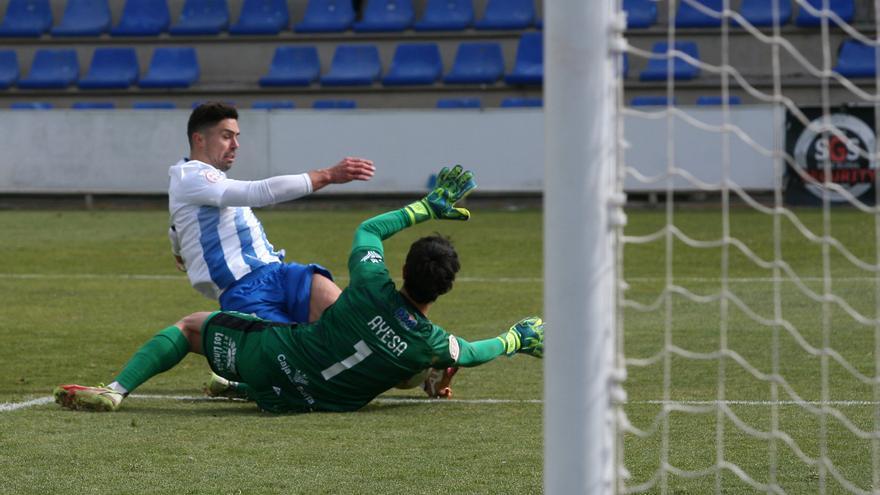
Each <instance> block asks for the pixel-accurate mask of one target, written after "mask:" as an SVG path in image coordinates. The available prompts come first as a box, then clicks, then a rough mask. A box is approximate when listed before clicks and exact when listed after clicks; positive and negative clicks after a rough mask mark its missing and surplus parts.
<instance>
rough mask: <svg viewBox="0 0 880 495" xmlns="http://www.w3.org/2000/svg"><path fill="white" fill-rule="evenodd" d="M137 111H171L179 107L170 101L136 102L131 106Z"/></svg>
mask: <svg viewBox="0 0 880 495" xmlns="http://www.w3.org/2000/svg"><path fill="white" fill-rule="evenodd" d="M131 108H134V109H135V110H171V109H173V108H177V105H175V104H174V103H172V102H170V101H136V102H134V104H132V105H131Z"/></svg>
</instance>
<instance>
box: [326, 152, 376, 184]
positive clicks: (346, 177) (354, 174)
mask: <svg viewBox="0 0 880 495" xmlns="http://www.w3.org/2000/svg"><path fill="white" fill-rule="evenodd" d="M327 172H328V173H329V183H330V184H345V183H346V182H351V181H353V180H370V179H371V178H372V177H373V174H374V173H376V167H375V166H373V161H372V160H367V159H366V158H358V157H356V156H347V157H345V158H343V159H342V161H340V162H339V163H337V164H336V165H334V166H332V167H330V168H328V169H327Z"/></svg>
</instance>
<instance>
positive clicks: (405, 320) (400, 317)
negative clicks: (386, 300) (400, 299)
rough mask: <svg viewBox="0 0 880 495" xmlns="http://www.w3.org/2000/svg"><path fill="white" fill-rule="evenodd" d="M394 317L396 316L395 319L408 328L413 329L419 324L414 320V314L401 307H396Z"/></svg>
mask: <svg viewBox="0 0 880 495" xmlns="http://www.w3.org/2000/svg"><path fill="white" fill-rule="evenodd" d="M394 317H395V318H397V321H399V322H400V324H401V325H403V326H404V327H405V328H406V329H408V330H412V329H414V328H415V327H416V325H418V324H419V321H418V320H416V318H415V316H413V315H411V314H410V313H409V311H407V310H405V309H403V308H397V309H396V310H395V311H394Z"/></svg>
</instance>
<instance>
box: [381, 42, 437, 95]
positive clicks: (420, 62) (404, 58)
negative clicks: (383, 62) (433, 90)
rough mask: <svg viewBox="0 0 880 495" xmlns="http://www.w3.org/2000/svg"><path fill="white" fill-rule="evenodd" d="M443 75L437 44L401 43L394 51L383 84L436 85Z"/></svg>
mask: <svg viewBox="0 0 880 495" xmlns="http://www.w3.org/2000/svg"><path fill="white" fill-rule="evenodd" d="M442 73H443V61H442V59H441V58H440V48H439V47H438V46H437V44H436V43H401V44H400V45H397V48H396V49H395V51H394V58H393V59H392V60H391V67H389V69H388V73H387V74H386V75H385V78H384V79H382V84H384V85H386V86H400V85H406V84H434V83H435V82H436V81H437V80H438V79H440V75H441V74H442Z"/></svg>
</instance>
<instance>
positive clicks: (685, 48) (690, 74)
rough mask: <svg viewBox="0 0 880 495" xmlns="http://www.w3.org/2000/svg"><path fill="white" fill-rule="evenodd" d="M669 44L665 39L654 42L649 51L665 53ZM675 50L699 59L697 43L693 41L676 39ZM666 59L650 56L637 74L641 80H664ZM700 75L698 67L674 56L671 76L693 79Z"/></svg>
mask: <svg viewBox="0 0 880 495" xmlns="http://www.w3.org/2000/svg"><path fill="white" fill-rule="evenodd" d="M668 47H669V45H668V44H667V43H666V42H665V41H658V42H657V43H654V47H653V48H652V49H651V51H652V52H653V53H654V54H666V52H667V51H668ZM675 50H677V51H680V52H683V53H686V54H688V55H690V56H691V57H692V58H694V59H697V60H699V59H700V57H699V53H698V51H697V44H696V43H694V42H693V41H676V42H675ZM666 69H667V59H666V58H652V59H649V60H648V66H647V67H645V70H643V71H642V73H641V74H639V79H641V80H642V81H665V80H666V79H667V72H666ZM699 75H700V69H699V68H698V67H696V66H694V65H691V64H689V63H687V62H685V61H684V59H682V58H680V57H677V56H676V57H675V60H674V62H673V78H674V79H676V80H686V79H694V78H696V77H698V76H699Z"/></svg>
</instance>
